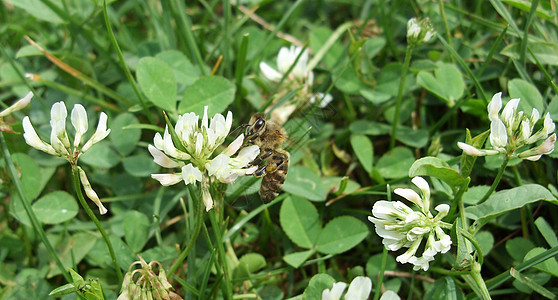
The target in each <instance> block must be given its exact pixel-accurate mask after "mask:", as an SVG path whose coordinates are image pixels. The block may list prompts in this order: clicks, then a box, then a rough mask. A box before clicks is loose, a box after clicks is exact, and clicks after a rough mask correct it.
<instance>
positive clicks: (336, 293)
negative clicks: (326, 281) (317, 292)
mask: <svg viewBox="0 0 558 300" xmlns="http://www.w3.org/2000/svg"><path fill="white" fill-rule="evenodd" d="M346 287H347V284H346V283H344V282H335V283H333V287H332V288H331V290H329V289H325V290H324V291H323V292H322V300H339V299H341V295H342V294H343V291H345V288H346Z"/></svg>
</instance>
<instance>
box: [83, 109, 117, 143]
mask: <svg viewBox="0 0 558 300" xmlns="http://www.w3.org/2000/svg"><path fill="white" fill-rule="evenodd" d="M107 118H108V117H107V114H105V113H104V112H101V115H99V123H98V124H97V130H95V133H94V134H93V136H92V137H91V138H90V139H89V141H87V143H85V145H83V148H81V152H85V151H87V150H88V149H89V148H91V146H93V145H94V144H96V143H98V142H100V141H102V140H103V139H104V138H106V137H107V136H108V135H109V133H110V129H107Z"/></svg>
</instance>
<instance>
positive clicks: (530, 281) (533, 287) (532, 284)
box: [510, 268, 556, 299]
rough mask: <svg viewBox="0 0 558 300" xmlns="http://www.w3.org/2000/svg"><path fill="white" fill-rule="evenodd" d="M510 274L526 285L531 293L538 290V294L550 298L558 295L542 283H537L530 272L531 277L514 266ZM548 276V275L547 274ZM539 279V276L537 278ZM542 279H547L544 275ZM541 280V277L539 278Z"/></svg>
mask: <svg viewBox="0 0 558 300" xmlns="http://www.w3.org/2000/svg"><path fill="white" fill-rule="evenodd" d="M510 275H511V276H512V277H513V278H515V279H516V282H518V283H521V284H523V285H525V286H526V287H527V288H528V289H529V290H530V291H529V294H531V293H532V292H533V291H535V292H537V293H538V294H540V295H542V296H544V297H546V298H548V299H555V298H556V295H554V294H553V293H552V292H551V291H549V290H547V289H546V288H544V287H543V286H542V285H540V284H538V283H537V280H536V279H535V278H533V276H532V275H533V274H529V277H527V276H525V275H523V274H521V273H520V272H519V271H517V270H516V269H514V268H511V270H510ZM547 276H548V275H547ZM537 279H538V278H537ZM541 279H543V280H544V279H545V278H544V277H543V278H541ZM539 280H540V279H539ZM516 282H514V287H515V286H516Z"/></svg>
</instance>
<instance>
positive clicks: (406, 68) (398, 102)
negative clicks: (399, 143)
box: [389, 45, 413, 149]
mask: <svg viewBox="0 0 558 300" xmlns="http://www.w3.org/2000/svg"><path fill="white" fill-rule="evenodd" d="M412 53H413V46H411V45H407V51H405V61H404V62H403V70H402V72H401V80H400V81H399V91H398V92H397V100H396V102H395V115H394V116H393V126H392V128H391V138H390V141H389V149H393V147H394V146H395V135H396V132H397V123H398V122H399V111H400V110H401V100H402V99H403V90H404V89H405V78H406V77H407V72H408V71H409V64H410V63H411V54H412Z"/></svg>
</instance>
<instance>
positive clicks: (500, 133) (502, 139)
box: [490, 119, 508, 148]
mask: <svg viewBox="0 0 558 300" xmlns="http://www.w3.org/2000/svg"><path fill="white" fill-rule="evenodd" d="M490 143H491V144H492V146H494V147H497V148H505V147H506V146H507V145H508V133H507V131H506V126H505V125H504V123H503V122H502V121H501V120H498V119H496V120H494V121H492V122H491V123H490Z"/></svg>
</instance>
